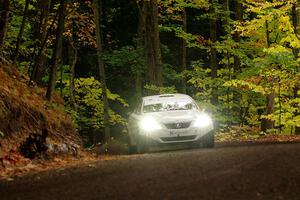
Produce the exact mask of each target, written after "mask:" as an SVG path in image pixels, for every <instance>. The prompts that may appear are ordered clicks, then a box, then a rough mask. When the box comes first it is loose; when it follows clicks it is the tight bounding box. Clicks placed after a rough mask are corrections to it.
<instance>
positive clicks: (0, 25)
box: [0, 0, 10, 51]
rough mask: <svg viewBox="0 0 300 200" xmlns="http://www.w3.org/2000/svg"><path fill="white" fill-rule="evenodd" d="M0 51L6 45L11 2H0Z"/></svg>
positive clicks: (7, 0) (4, 0)
mask: <svg viewBox="0 0 300 200" xmlns="http://www.w3.org/2000/svg"><path fill="white" fill-rule="evenodd" d="M0 3H1V4H0V12H1V13H0V16H1V17H0V51H1V49H2V47H3V45H4V41H5V37H6V31H7V24H8V18H9V6H10V2H9V0H0Z"/></svg>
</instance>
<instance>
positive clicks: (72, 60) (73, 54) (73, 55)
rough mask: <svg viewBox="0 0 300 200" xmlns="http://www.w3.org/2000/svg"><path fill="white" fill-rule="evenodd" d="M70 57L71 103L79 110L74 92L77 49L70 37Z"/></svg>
mask: <svg viewBox="0 0 300 200" xmlns="http://www.w3.org/2000/svg"><path fill="white" fill-rule="evenodd" d="M68 55H69V65H70V82H69V83H70V102H71V105H72V107H73V108H74V109H75V110H77V105H76V102H75V97H74V90H75V82H74V78H75V66H76V63H77V49H76V47H75V45H74V41H73V38H72V37H69V43H68Z"/></svg>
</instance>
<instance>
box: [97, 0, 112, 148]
mask: <svg viewBox="0 0 300 200" xmlns="http://www.w3.org/2000/svg"><path fill="white" fill-rule="evenodd" d="M93 10H94V18H95V19H94V20H95V23H96V40H97V58H98V68H99V79H100V83H101V87H102V99H103V108H104V134H105V135H104V136H105V142H106V143H107V142H109V140H110V129H109V104H108V99H107V87H106V75H105V68H104V61H103V58H102V56H103V42H102V35H103V33H102V29H101V24H102V17H101V14H102V0H94V1H93Z"/></svg>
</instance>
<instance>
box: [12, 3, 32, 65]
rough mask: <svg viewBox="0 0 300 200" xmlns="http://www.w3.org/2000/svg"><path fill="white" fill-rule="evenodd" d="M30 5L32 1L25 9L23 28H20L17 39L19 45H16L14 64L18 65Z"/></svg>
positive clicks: (26, 4)
mask: <svg viewBox="0 0 300 200" xmlns="http://www.w3.org/2000/svg"><path fill="white" fill-rule="evenodd" d="M29 3H30V0H26V2H25V7H24V12H23V19H22V24H21V27H20V31H19V34H18V38H17V43H16V48H15V52H14V55H13V61H14V63H16V61H17V59H18V56H19V50H20V45H21V42H22V38H23V34H24V29H25V24H26V20H27V12H28V7H29Z"/></svg>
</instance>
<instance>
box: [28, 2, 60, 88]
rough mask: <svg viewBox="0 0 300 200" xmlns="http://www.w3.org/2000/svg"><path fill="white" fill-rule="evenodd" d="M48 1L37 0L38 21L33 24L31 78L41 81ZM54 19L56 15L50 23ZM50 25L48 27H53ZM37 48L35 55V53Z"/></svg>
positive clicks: (45, 57) (43, 70)
mask: <svg viewBox="0 0 300 200" xmlns="http://www.w3.org/2000/svg"><path fill="white" fill-rule="evenodd" d="M50 3H51V0H40V1H38V5H37V7H38V10H39V12H38V14H39V21H38V22H37V23H36V25H35V30H34V35H35V37H36V38H37V42H36V44H35V51H34V58H33V61H34V63H33V67H32V68H33V69H32V73H31V80H33V81H35V82H38V83H41V82H42V77H43V75H44V74H45V72H46V61H47V56H46V55H45V53H44V49H45V47H46V41H47V37H48V30H47V24H48V18H49V12H50ZM55 21H56V17H55V19H54V20H53V22H52V24H53V25H54V22H55ZM53 25H51V26H50V29H51V28H52V27H53ZM36 50H37V55H36Z"/></svg>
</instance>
